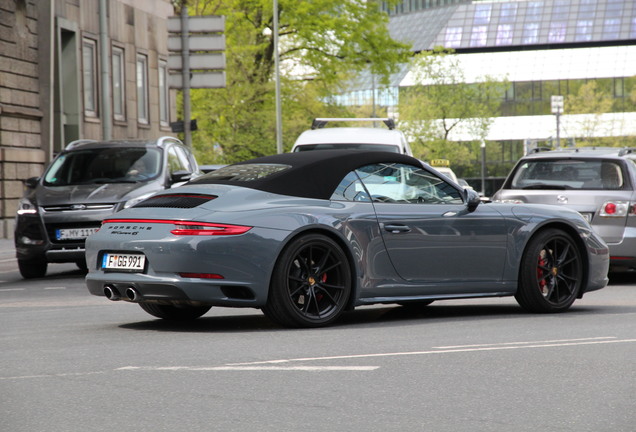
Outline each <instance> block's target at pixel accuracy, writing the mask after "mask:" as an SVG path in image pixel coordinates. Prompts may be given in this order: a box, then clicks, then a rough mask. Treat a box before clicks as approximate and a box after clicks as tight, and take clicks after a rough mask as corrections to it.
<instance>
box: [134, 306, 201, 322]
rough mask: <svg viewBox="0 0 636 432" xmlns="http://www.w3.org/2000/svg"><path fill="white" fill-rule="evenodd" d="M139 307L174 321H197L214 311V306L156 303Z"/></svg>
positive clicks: (151, 313) (158, 316)
mask: <svg viewBox="0 0 636 432" xmlns="http://www.w3.org/2000/svg"><path fill="white" fill-rule="evenodd" d="M139 306H140V307H141V308H142V309H143V310H145V311H146V312H148V313H149V314H150V315H152V316H156V317H157V318H163V319H166V320H174V321H187V320H193V319H197V318H199V317H200V316H201V315H204V314H205V313H206V312H207V311H209V310H210V309H212V306H187V305H161V304H155V303H139Z"/></svg>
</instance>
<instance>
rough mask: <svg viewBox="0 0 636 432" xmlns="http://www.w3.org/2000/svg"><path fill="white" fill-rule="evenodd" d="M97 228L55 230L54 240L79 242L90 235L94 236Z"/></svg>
mask: <svg viewBox="0 0 636 432" xmlns="http://www.w3.org/2000/svg"><path fill="white" fill-rule="evenodd" d="M97 231H99V228H64V229H57V230H55V238H57V239H58V240H81V239H85V238H86V237H88V236H89V235H91V234H95V233H96V232H97Z"/></svg>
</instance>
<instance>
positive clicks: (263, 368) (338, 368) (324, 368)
mask: <svg viewBox="0 0 636 432" xmlns="http://www.w3.org/2000/svg"><path fill="white" fill-rule="evenodd" d="M379 368H380V366H262V365H261V366H259V365H254V366H230V365H226V366H124V367H120V368H117V369H115V370H116V371H309V372H324V371H372V370H376V369H379Z"/></svg>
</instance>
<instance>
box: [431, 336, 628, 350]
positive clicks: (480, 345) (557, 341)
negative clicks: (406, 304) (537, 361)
mask: <svg viewBox="0 0 636 432" xmlns="http://www.w3.org/2000/svg"><path fill="white" fill-rule="evenodd" d="M603 339H616V337H614V336H600V337H592V338H579V339H555V340H545V341H531V342H503V343H496V344H476V345H450V346H441V347H433V348H435V349H456V348H474V347H489V346H507V345H528V344H549V343H561V342H580V341H594V340H603Z"/></svg>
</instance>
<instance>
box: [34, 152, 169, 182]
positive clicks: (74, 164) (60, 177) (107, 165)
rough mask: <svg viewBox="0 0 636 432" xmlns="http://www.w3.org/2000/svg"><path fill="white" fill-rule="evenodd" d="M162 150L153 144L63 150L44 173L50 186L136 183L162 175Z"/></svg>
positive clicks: (45, 179) (45, 180)
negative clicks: (66, 151) (65, 151)
mask: <svg viewBox="0 0 636 432" xmlns="http://www.w3.org/2000/svg"><path fill="white" fill-rule="evenodd" d="M160 170H161V152H160V151H159V150H158V149H154V148H145V147H134V148H125V147H124V148H122V147H109V148H94V149H84V150H75V151H71V152H68V153H63V154H61V155H60V156H59V157H58V158H57V159H55V161H54V162H53V164H52V165H51V167H50V168H49V169H48V170H47V172H46V174H45V175H44V184H45V185H47V186H67V185H78V184H95V183H137V182H140V181H147V180H150V179H152V178H155V177H157V176H158V175H159V173H160Z"/></svg>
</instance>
